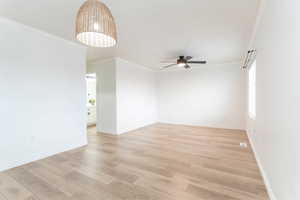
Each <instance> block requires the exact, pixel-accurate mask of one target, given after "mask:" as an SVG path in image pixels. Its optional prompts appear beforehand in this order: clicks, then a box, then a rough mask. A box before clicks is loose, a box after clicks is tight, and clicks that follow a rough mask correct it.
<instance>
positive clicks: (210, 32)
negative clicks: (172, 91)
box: [0, 0, 259, 68]
mask: <svg viewBox="0 0 300 200" xmlns="http://www.w3.org/2000/svg"><path fill="white" fill-rule="evenodd" d="M258 1H259V0H102V2H104V3H106V4H107V5H108V7H110V8H111V11H112V13H113V15H114V17H115V20H116V23H117V28H118V29H117V30H118V37H119V41H118V45H117V47H115V48H110V49H96V48H89V50H88V60H90V61H91V60H95V59H104V58H109V57H113V56H118V57H121V58H124V59H127V60H130V61H133V62H136V63H138V64H142V65H145V66H147V67H152V68H156V67H160V66H161V64H160V61H161V60H165V59H167V60H169V59H170V58H175V57H177V56H179V55H191V56H194V57H195V58H198V59H201V58H203V59H207V60H208V62H210V63H223V62H232V61H239V60H241V58H242V56H243V55H244V53H245V50H246V48H247V44H248V42H249V39H250V36H251V32H252V26H253V23H254V20H255V16H256V11H257V7H258ZM83 2H84V0H40V1H38V0H1V2H0V14H1V15H2V16H4V17H7V18H11V19H14V20H16V21H18V22H20V23H23V24H26V25H29V26H32V27H35V28H38V29H41V30H44V31H46V32H49V33H51V34H54V35H57V36H61V37H63V38H66V39H68V40H73V41H75V40H74V32H75V25H74V24H75V17H76V13H77V10H78V9H79V7H80V5H81V4H82V3H83Z"/></svg>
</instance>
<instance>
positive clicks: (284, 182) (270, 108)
mask: <svg viewBox="0 0 300 200" xmlns="http://www.w3.org/2000/svg"><path fill="white" fill-rule="evenodd" d="M265 3H266V4H265V6H264V10H263V12H262V17H261V21H260V25H259V26H258V32H257V34H256V38H255V43H254V45H253V47H254V48H257V54H258V55H257V117H256V120H254V121H249V124H248V133H249V136H250V138H251V140H252V143H253V146H254V149H255V151H256V154H257V158H258V160H259V162H260V164H261V167H262V170H263V174H264V177H265V180H266V183H267V184H268V186H269V191H270V193H271V197H272V199H277V200H296V199H300V158H299V153H300V145H299V141H300V135H299V130H300V129H299V128H300V127H299V113H300V89H299V87H300V78H299V74H300V68H299V52H300V37H299V36H300V23H299V20H300V12H299V8H300V2H299V1H296V0H286V1H282V0H268V1H266V2H265ZM271 190H273V191H271Z"/></svg>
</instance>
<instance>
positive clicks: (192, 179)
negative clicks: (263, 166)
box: [0, 123, 269, 200]
mask: <svg viewBox="0 0 300 200" xmlns="http://www.w3.org/2000/svg"><path fill="white" fill-rule="evenodd" d="M88 141H89V144H88V145H87V146H84V147H81V148H77V149H73V150H71V151H68V152H64V153H61V154H57V155H55V156H52V157H49V158H46V159H43V160H39V161H36V162H33V163H30V164H27V165H24V166H21V167H18V168H14V169H11V170H8V171H5V172H2V173H0V200H48V199H51V200H99V199H100V200H229V199H230V200H237V199H238V200H269V198H268V195H267V192H266V189H265V186H264V183H263V180H262V178H261V175H260V172H259V169H258V166H257V163H256V161H255V158H254V155H253V152H252V149H251V147H249V148H241V147H240V146H239V143H240V142H246V143H248V144H249V141H248V138H247V135H246V133H245V132H244V131H241V130H230V129H216V128H207V127H196V126H184V125H170V124H162V123H158V124H155V125H151V126H148V127H144V128H141V129H138V130H135V131H132V132H129V133H126V134H123V135H119V136H115V135H108V134H102V133H97V132H96V127H90V128H88ZM1 195H2V196H1Z"/></svg>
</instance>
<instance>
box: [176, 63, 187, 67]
mask: <svg viewBox="0 0 300 200" xmlns="http://www.w3.org/2000/svg"><path fill="white" fill-rule="evenodd" d="M177 65H178V66H179V67H184V66H185V65H186V63H178V64H177Z"/></svg>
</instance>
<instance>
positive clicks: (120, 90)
mask: <svg viewBox="0 0 300 200" xmlns="http://www.w3.org/2000/svg"><path fill="white" fill-rule="evenodd" d="M116 64H117V126H118V127H117V129H118V133H124V132H128V131H131V130H134V129H137V128H140V127H143V126H147V125H150V124H153V123H155V122H157V106H156V88H155V87H156V77H155V74H156V73H155V72H154V71H152V70H149V69H148V68H145V67H143V66H140V65H137V64H134V63H131V62H128V61H126V60H123V59H120V58H117V59H116Z"/></svg>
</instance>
